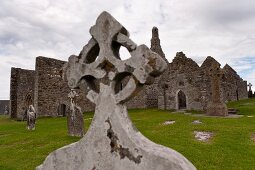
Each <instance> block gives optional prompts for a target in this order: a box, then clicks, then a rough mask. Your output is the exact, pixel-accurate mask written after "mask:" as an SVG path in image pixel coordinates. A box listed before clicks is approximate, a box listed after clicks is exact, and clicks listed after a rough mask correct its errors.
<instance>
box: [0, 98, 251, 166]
mask: <svg viewBox="0 0 255 170" xmlns="http://www.w3.org/2000/svg"><path fill="white" fill-rule="evenodd" d="M249 103H252V104H249ZM228 105H229V106H231V107H235V108H237V109H239V110H240V114H244V115H254V117H250V118H249V117H247V116H244V117H242V118H235V119H234V118H214V117H196V116H192V115H184V114H182V113H175V114H174V113H170V112H169V111H160V110H157V109H135V110H130V111H129V115H130V117H131V119H132V121H133V123H134V124H135V126H136V127H137V128H138V129H139V130H140V131H141V132H142V133H143V134H144V135H145V136H146V137H147V138H149V139H150V140H152V141H154V142H155V143H159V144H161V145H164V146H167V147H170V148H173V149H175V150H177V151H178V152H180V153H182V154H183V155H184V156H185V157H186V158H188V159H189V160H190V161H191V162H192V163H193V164H194V165H195V166H196V167H197V168H198V169H206V170H208V169H224V170H225V169H230V170H235V169H255V142H253V141H252V140H251V139H250V136H251V134H252V133H255V100H254V99H248V100H242V101H239V102H232V103H229V104H228ZM90 117H93V114H92V113H85V116H84V119H85V126H86V127H85V128H86V130H87V129H88V126H89V124H90V122H91V119H88V118H90ZM196 119H199V120H201V121H202V122H203V124H197V125H195V124H191V122H192V121H193V120H196ZM166 120H175V121H176V123H175V124H173V125H166V126H163V125H162V123H163V122H165V121H166ZM195 130H201V131H210V132H214V133H215V136H214V138H213V139H212V140H211V141H210V142H208V143H204V142H199V141H196V140H195V139H194V135H193V131H195ZM78 140H79V138H76V137H69V136H67V127H66V118H42V119H39V120H38V121H37V125H36V130H35V131H27V130H26V129H25V122H16V121H12V120H10V119H8V118H6V117H3V116H2V117H0V169H6V170H9V169H22V170H23V169H24V170H30V169H34V168H35V167H36V166H37V165H39V164H41V163H42V162H43V160H44V159H45V157H46V156H47V155H48V154H49V153H50V152H52V151H54V150H55V149H57V148H59V147H62V146H64V145H67V144H70V143H72V142H75V141H78Z"/></svg>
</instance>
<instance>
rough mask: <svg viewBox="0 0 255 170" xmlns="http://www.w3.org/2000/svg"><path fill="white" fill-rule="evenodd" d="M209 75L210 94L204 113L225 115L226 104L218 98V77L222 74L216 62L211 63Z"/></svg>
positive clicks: (226, 110)
mask: <svg viewBox="0 0 255 170" xmlns="http://www.w3.org/2000/svg"><path fill="white" fill-rule="evenodd" d="M209 76H210V79H211V90H212V96H211V100H210V101H209V103H208V105H207V110H206V114H207V115H211V116H227V115H228V109H227V106H226V104H225V103H223V102H222V101H221V98H220V77H221V76H222V72H221V70H220V65H219V64H218V63H216V62H214V63H212V65H211V68H210V70H209Z"/></svg>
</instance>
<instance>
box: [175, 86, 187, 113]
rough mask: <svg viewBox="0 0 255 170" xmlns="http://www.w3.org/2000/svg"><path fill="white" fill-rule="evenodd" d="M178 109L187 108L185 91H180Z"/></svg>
mask: <svg viewBox="0 0 255 170" xmlns="http://www.w3.org/2000/svg"><path fill="white" fill-rule="evenodd" d="M177 97H178V100H177V101H178V109H179V110H181V109H187V103H186V95H185V93H184V92H183V91H181V90H180V91H179V92H178V95H177Z"/></svg>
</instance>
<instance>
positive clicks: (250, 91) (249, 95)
mask: <svg viewBox="0 0 255 170" xmlns="http://www.w3.org/2000/svg"><path fill="white" fill-rule="evenodd" d="M247 86H248V87H249V90H248V97H249V98H251V97H253V94H252V90H251V86H252V84H251V83H249V84H248V85H247Z"/></svg>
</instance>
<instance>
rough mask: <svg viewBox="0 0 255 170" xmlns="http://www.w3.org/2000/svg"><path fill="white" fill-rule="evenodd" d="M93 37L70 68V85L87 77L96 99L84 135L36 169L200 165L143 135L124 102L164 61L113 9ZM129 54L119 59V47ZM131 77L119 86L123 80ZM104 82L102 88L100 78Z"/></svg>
mask: <svg viewBox="0 0 255 170" xmlns="http://www.w3.org/2000/svg"><path fill="white" fill-rule="evenodd" d="M90 33H91V35H92V38H91V40H90V41H89V42H88V44H87V45H86V46H85V47H84V48H83V50H82V52H81V53H80V55H79V56H71V57H70V58H69V62H68V64H67V67H66V70H65V72H66V75H67V80H68V85H69V87H70V88H71V89H75V88H77V87H78V86H79V84H80V83H81V82H83V81H82V80H85V81H86V82H87V83H88V84H89V87H90V91H89V92H88V94H87V98H89V99H90V100H91V102H93V103H95V105H96V109H95V115H94V118H93V121H92V123H91V125H90V128H89V130H88V132H87V133H86V135H85V136H84V137H83V138H82V139H81V140H80V141H79V142H76V143H74V144H71V145H68V146H65V147H63V148H61V149H58V150H56V151H54V152H53V153H51V154H50V155H49V156H48V157H47V158H46V160H45V161H44V163H43V164H42V165H41V166H39V167H38V168H37V169H38V170H48V169H57V170H58V169H59V170H62V169H84V170H96V169H100V170H101V169H106V170H120V169H121V170H131V169H132V170H156V169H189V170H193V169H196V168H195V167H194V166H193V165H192V164H191V163H190V162H189V161H188V160H187V159H186V158H185V157H184V156H182V155H181V154H179V153H178V152H176V151H174V150H172V149H169V148H167V147H164V146H161V145H157V144H155V143H153V142H151V141H150V140H149V139H147V138H146V137H144V136H143V135H142V134H141V133H140V132H139V131H138V130H137V129H136V128H134V126H133V124H132V121H131V120H130V119H129V116H128V112H127V107H126V106H125V103H126V102H127V101H128V100H130V99H131V98H132V97H134V96H135V95H136V94H137V93H138V92H139V91H140V90H141V89H142V87H143V86H144V85H145V84H152V83H153V80H154V78H155V77H157V76H159V75H160V74H161V73H162V72H163V71H164V70H165V69H166V66H167V64H166V62H165V61H164V60H163V59H162V58H161V57H160V56H159V55H158V54H156V53H154V52H152V51H151V50H150V49H149V48H148V47H146V46H145V45H139V46H137V45H136V44H135V43H134V42H133V41H132V40H131V39H130V38H129V33H128V31H127V30H126V29H125V28H124V27H123V26H122V25H121V24H120V23H119V22H118V21H116V20H115V19H114V18H113V17H112V16H111V15H110V14H109V13H107V12H103V13H102V14H100V16H99V17H98V19H97V21H96V24H95V25H94V26H93V27H91V29H90ZM121 46H122V47H125V48H127V49H128V51H129V52H130V54H131V57H130V58H129V59H127V60H121V59H120V56H119V49H120V47H121ZM127 77H129V80H128V83H127V84H126V86H124V87H123V88H119V87H120V83H121V80H123V79H125V78H127ZM100 79H101V80H104V81H103V82H104V83H102V82H101V83H100V84H99V86H97V84H96V83H95V82H96V80H100Z"/></svg>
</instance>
